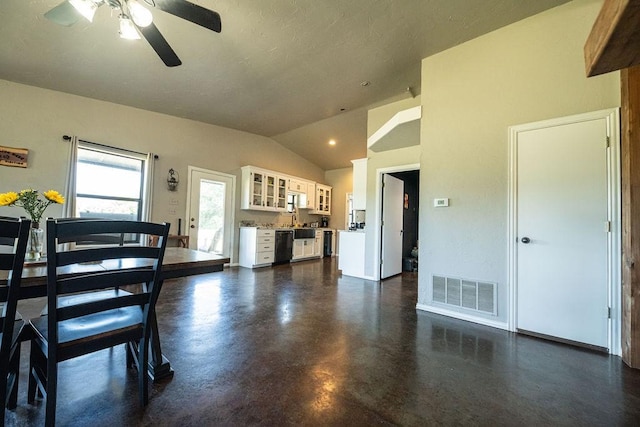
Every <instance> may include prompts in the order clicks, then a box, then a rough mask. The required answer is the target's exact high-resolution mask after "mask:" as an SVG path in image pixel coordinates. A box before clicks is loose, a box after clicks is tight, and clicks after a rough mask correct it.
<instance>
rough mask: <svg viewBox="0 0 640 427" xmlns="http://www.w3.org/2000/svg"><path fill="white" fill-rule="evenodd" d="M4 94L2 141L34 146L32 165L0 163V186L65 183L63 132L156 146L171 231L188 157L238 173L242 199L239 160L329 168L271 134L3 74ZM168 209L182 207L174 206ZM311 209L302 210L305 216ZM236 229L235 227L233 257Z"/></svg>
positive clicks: (0, 92)
mask: <svg viewBox="0 0 640 427" xmlns="http://www.w3.org/2000/svg"><path fill="white" fill-rule="evenodd" d="M0 99H2V100H3V102H0V117H2V120H0V145H2V146H9V147H23V148H27V149H29V167H28V168H26V169H21V168H10V167H3V166H0V192H5V191H13V190H20V189H23V188H26V187H33V188H35V189H39V190H46V189H49V188H53V189H56V190H59V191H63V190H64V182H65V176H66V173H67V161H68V152H69V144H68V143H67V142H65V141H63V140H62V135H64V134H68V135H77V136H78V137H79V138H81V139H84V140H87V141H92V142H97V143H102V144H106V145H111V146H115V147H120V148H126V149H130V150H134V151H139V152H154V153H156V154H158V155H159V156H160V158H159V160H157V161H156V164H155V166H156V169H155V170H156V175H155V183H154V192H153V214H152V215H153V217H152V219H153V220H154V221H168V222H171V223H172V232H176V230H177V218H179V217H181V218H184V217H185V212H186V197H187V194H186V191H187V166H189V165H192V166H197V167H201V168H206V169H210V170H214V171H218V172H224V173H229V174H234V175H236V176H237V182H236V184H237V191H236V206H238V207H239V203H240V187H241V180H240V167H241V166H244V165H248V164H251V165H255V166H260V167H264V168H267V169H272V170H275V171H279V172H283V173H286V174H290V175H294V176H299V177H302V178H308V179H310V180H313V181H317V182H321V183H324V171H322V170H321V169H320V168H319V167H317V166H315V165H314V164H312V163H311V162H309V161H307V160H305V159H303V158H301V157H300V156H298V155H296V154H294V153H293V152H292V151H289V150H287V149H285V148H284V147H282V146H281V145H280V144H277V143H276V142H275V141H273V140H272V139H270V138H265V137H261V136H258V135H254V134H250V133H246V132H240V131H236V130H233V129H228V128H223V127H219V126H213V125H208V124H204V123H200V122H195V121H191V120H186V119H181V118H177V117H172V116H167V115H164V114H158V113H153V112H149V111H145V110H140V109H136V108H131V107H125V106H122V105H117V104H112V103H108V102H103V101H97V100H93V99H89V98H83V97H79V96H74V95H69V94H65V93H61V92H55V91H51V90H46V89H40V88H35V87H32V86H25V85H21V84H16V83H12V82H8V81H5V80H0ZM169 168H174V169H175V170H177V171H178V172H179V173H180V185H179V187H178V190H177V192H174V193H172V192H169V191H168V190H167V187H166V176H167V172H168V170H169ZM170 197H172V198H173V197H175V198H177V199H178V201H179V204H178V206H177V207H176V206H172V207H170V206H169V199H170ZM169 209H175V210H176V212H177V214H176V215H171V214H169ZM21 214H23V213H22V210H21V209H19V208H6V207H4V208H0V215H14V216H16V215H21ZM61 214H62V210H61V209H60V208H59V207H58V206H51V207H50V208H49V209H48V210H47V215H48V216H52V217H55V216H60V215H61ZM310 217H312V216H311V215H307V214H306V213H304V214H302V215H301V220H302V221H307V220H310V219H311V218H310ZM313 217H315V216H313ZM235 219H236V224H237V223H238V222H239V221H240V220H242V219H253V220H255V221H257V222H270V223H284V222H287V221H290V217H289V216H288V215H278V214H275V213H255V212H253V211H241V210H236V214H235ZM183 224H184V221H183ZM237 235H238V230H237V228H236V239H235V242H236V247H235V250H234V258H235V259H237V241H238V239H237Z"/></svg>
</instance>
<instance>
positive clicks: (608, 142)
mask: <svg viewBox="0 0 640 427" xmlns="http://www.w3.org/2000/svg"><path fill="white" fill-rule="evenodd" d="M609 147H611V138H610V137H608V136H607V148H609Z"/></svg>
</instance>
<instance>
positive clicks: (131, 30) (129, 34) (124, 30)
mask: <svg viewBox="0 0 640 427" xmlns="http://www.w3.org/2000/svg"><path fill="white" fill-rule="evenodd" d="M120 38H123V39H127V40H139V39H140V34H138V30H137V29H136V26H135V25H133V21H131V19H129V18H128V17H127V16H124V15H120Z"/></svg>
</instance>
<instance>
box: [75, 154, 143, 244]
mask: <svg viewBox="0 0 640 427" xmlns="http://www.w3.org/2000/svg"><path fill="white" fill-rule="evenodd" d="M145 162H146V157H145V156H144V155H142V154H141V155H139V156H136V155H135V154H132V155H125V154H123V153H122V152H120V151H119V150H115V149H114V150H113V151H111V150H109V148H108V147H101V146H97V147H93V146H92V145H81V146H79V147H78V157H77V164H76V212H75V216H76V217H80V218H103V219H124V220H134V221H140V220H142V218H143V202H144V200H143V195H144V184H145ZM125 241H126V242H133V241H136V236H127V237H126V238H125Z"/></svg>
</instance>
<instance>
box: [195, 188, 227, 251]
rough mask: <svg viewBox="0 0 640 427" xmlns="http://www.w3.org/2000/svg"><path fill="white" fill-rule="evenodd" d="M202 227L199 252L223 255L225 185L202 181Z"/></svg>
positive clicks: (200, 210) (200, 229)
mask: <svg viewBox="0 0 640 427" xmlns="http://www.w3.org/2000/svg"><path fill="white" fill-rule="evenodd" d="M199 206H200V207H199V214H198V217H199V218H200V226H199V228H198V250H199V251H205V252H212V253H215V254H222V253H223V243H224V213H225V184H224V183H223V182H217V181H207V180H201V181H200V203H199Z"/></svg>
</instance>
